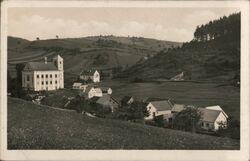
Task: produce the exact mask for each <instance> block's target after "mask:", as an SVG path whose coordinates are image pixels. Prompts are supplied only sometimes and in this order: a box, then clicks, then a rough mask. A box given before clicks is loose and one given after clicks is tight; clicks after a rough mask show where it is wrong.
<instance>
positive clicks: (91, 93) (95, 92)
mask: <svg viewBox="0 0 250 161" xmlns="http://www.w3.org/2000/svg"><path fill="white" fill-rule="evenodd" d="M83 92H84V93H85V94H86V95H87V98H92V97H102V96H103V94H102V90H101V89H100V88H95V87H87V88H86V90H85V91H83Z"/></svg>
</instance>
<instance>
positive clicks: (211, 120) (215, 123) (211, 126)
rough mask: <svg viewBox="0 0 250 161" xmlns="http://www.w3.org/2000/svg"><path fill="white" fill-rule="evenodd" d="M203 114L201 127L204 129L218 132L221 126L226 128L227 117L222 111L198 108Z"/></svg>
mask: <svg viewBox="0 0 250 161" xmlns="http://www.w3.org/2000/svg"><path fill="white" fill-rule="evenodd" d="M198 110H199V111H200V112H201V120H200V125H201V128H202V129H205V130H212V131H217V130H218V129H219V128H220V126H221V125H223V128H226V125H227V117H228V116H227V115H226V114H225V113H224V112H223V111H221V110H214V109H206V108H198Z"/></svg>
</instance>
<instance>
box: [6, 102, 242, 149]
mask: <svg viewBox="0 0 250 161" xmlns="http://www.w3.org/2000/svg"><path fill="white" fill-rule="evenodd" d="M8 149H198V150H200V149H239V141H237V140H232V139H227V138H219V137H213V136H207V135H199V134H192V133H186V132H182V131H176V130H170V129H163V128H157V127H151V126H146V125H140V124H134V123H128V122H122V121H116V120H108V119H100V118H90V117H88V116H83V115H81V114H77V113H76V112H68V111H61V110H55V109H52V108H49V107H45V106H38V105H34V104H33V103H31V102H27V101H24V100H20V99H16V98H8Z"/></svg>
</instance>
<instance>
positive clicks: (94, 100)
mask: <svg viewBox="0 0 250 161" xmlns="http://www.w3.org/2000/svg"><path fill="white" fill-rule="evenodd" d="M99 98H100V97H96V96H94V97H92V98H90V99H89V101H90V102H94V103H96V102H97V101H98V99H99Z"/></svg>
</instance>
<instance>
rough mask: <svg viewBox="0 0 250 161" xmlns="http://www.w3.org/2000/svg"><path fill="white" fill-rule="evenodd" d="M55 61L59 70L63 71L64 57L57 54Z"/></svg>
mask: <svg viewBox="0 0 250 161" xmlns="http://www.w3.org/2000/svg"><path fill="white" fill-rule="evenodd" d="M53 63H54V64H55V66H56V67H57V69H58V70H61V71H63V58H62V57H61V56H60V55H57V56H55V57H54V58H53Z"/></svg>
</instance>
